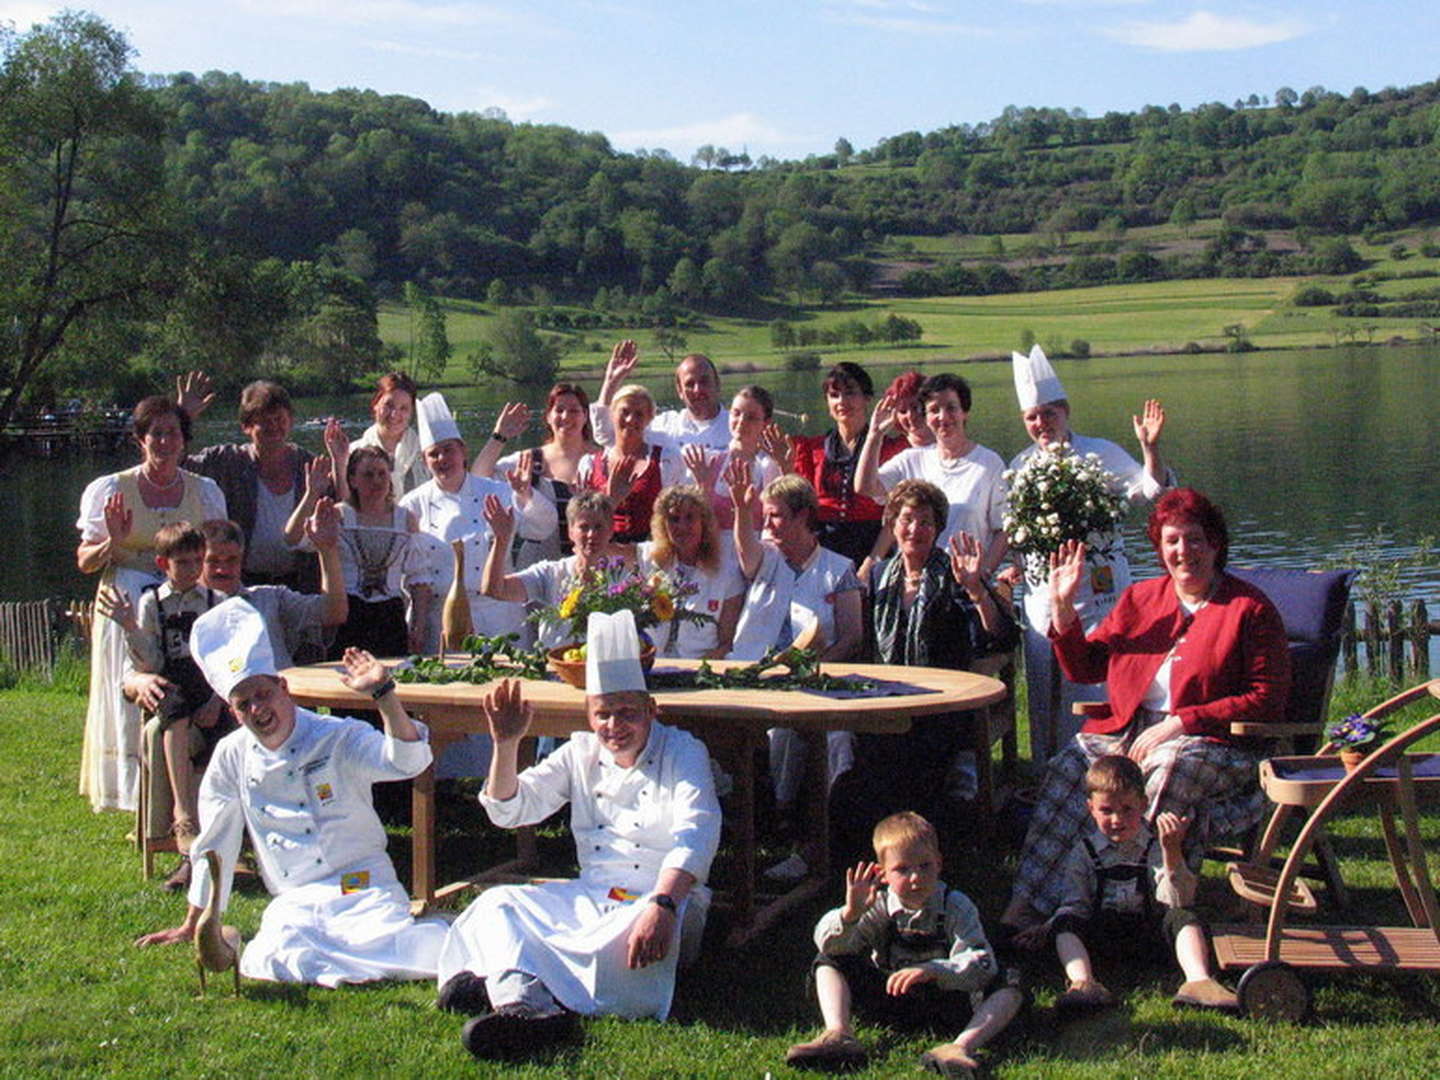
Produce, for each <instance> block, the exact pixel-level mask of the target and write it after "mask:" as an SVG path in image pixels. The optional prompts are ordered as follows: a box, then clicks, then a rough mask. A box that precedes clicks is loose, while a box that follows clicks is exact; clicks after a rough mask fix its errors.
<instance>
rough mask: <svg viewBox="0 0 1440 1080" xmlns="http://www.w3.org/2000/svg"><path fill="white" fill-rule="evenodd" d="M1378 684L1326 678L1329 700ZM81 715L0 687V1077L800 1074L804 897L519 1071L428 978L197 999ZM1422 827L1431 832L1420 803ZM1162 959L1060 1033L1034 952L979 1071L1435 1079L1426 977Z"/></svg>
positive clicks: (805, 1014)
mask: <svg viewBox="0 0 1440 1080" xmlns="http://www.w3.org/2000/svg"><path fill="white" fill-rule="evenodd" d="M1385 692H1386V690H1385V688H1383V687H1382V686H1380V685H1376V684H1364V685H1362V684H1343V685H1342V687H1341V688H1340V689H1339V691H1338V692H1337V700H1336V702H1335V706H1334V709H1333V710H1332V712H1337V713H1338V712H1339V711H1341V710H1347V711H1348V710H1349V709H1351V708H1356V707H1363V706H1364V705H1365V704H1368V703H1371V702H1374V701H1377V700H1379V699H1380V697H1382V696H1384V694H1385ZM83 715H84V700H83V698H81V697H80V696H78V695H77V694H76V693H75V692H74V691H73V690H56V689H53V688H47V687H43V686H41V685H39V684H37V683H34V682H25V683H22V684H21V685H20V686H18V687H16V688H13V689H9V690H6V691H4V692H3V693H0V740H3V745H4V747H5V750H6V752H5V754H4V757H3V760H0V866H3V867H4V871H3V881H4V885H5V888H4V892H3V893H0V912H3V915H0V1076H5V1077H11V1076H14V1077H33V1076H37V1075H41V1074H43V1073H52V1072H53V1073H58V1072H64V1073H66V1074H67V1075H74V1076H124V1077H153V1076H160V1075H165V1076H176V1075H178V1076H209V1075H223V1076H226V1077H235V1076H271V1075H276V1074H281V1073H283V1074H284V1075H287V1076H297V1077H312V1076H313V1077H321V1076H325V1077H328V1076H337V1075H342V1074H359V1075H407V1076H415V1075H425V1076H427V1077H449V1076H455V1077H474V1076H476V1075H480V1076H501V1075H505V1076H512V1075H514V1076H521V1077H525V1076H534V1077H544V1076H554V1077H562V1076H563V1077H606V1078H610V1077H650V1076H657V1077H658V1076H665V1077H712V1076H715V1077H719V1076H753V1077H760V1076H763V1075H766V1074H767V1073H768V1074H770V1075H772V1076H774V1077H776V1078H780V1077H788V1076H798V1075H799V1074H797V1073H794V1072H792V1071H791V1070H789V1069H787V1068H786V1067H785V1066H784V1065H783V1064H781V1062H782V1059H783V1055H784V1051H785V1048H786V1047H787V1046H788V1045H789V1044H790V1043H791V1042H793V1041H796V1040H797V1039H799V1038H804V1037H808V1035H809V1034H810V1033H811V1031H812V1030H813V1029H814V1027H815V1023H816V1018H815V1016H814V1015H813V1014H812V1010H811V1009H810V1007H809V1006H807V1004H806V1003H805V1001H804V1000H803V998H802V996H801V994H800V993H799V990H798V987H799V984H800V979H801V977H802V974H803V972H804V970H805V966H806V964H807V962H808V959H809V955H810V948H811V947H810V945H809V932H810V928H811V926H812V925H813V922H814V919H815V918H816V917H817V916H818V914H819V910H820V908H819V906H818V905H817V906H816V907H815V908H814V909H811V910H806V911H803V912H800V913H799V914H797V915H796V916H795V917H794V919H792V920H791V921H790V923H789V924H788V925H786V926H784V927H783V928H781V929H779V930H777V931H775V932H773V933H771V934H770V935H768V936H767V937H766V938H765V939H764V940H763V941H762V942H761V943H760V944H759V945H757V946H754V947H752V948H751V949H750V950H748V951H746V952H744V953H738V954H737V953H728V952H726V951H725V950H723V949H722V948H719V947H718V946H713V945H712V947H710V948H708V949H707V951H706V953H705V955H704V956H703V957H702V959H701V961H700V963H699V964H698V966H697V967H696V968H695V969H693V970H691V971H689V972H686V973H685V974H684V975H682V977H681V980H680V986H679V991H678V994H677V1000H676V1007H675V1013H674V1016H673V1018H672V1021H671V1022H670V1023H668V1024H664V1025H662V1024H657V1023H654V1022H650V1021H645V1022H622V1021H618V1020H613V1019H609V1020H599V1021H593V1022H587V1023H586V1025H585V1031H586V1039H585V1043H584V1045H583V1047H581V1048H579V1049H574V1050H566V1051H564V1052H561V1053H559V1054H557V1055H556V1056H555V1057H554V1058H552V1059H549V1060H547V1061H542V1062H539V1063H536V1064H534V1065H531V1066H527V1067H525V1068H519V1069H514V1068H508V1067H506V1068H503V1069H501V1068H494V1067H483V1066H482V1067H479V1068H477V1066H476V1064H475V1063H474V1062H473V1061H471V1060H470V1058H469V1057H468V1055H466V1054H465V1052H464V1051H463V1050H462V1049H461V1047H460V1045H459V1042H458V1039H457V1038H456V1033H457V1030H458V1027H459V1025H458V1024H457V1022H456V1021H455V1019H454V1018H452V1017H449V1016H446V1015H444V1014H440V1013H437V1012H436V1011H435V1009H434V1008H433V1006H432V1004H431V1003H432V999H433V995H434V987H433V985H427V984H419V983H411V984H387V985H380V986H370V987H355V988H347V989H342V990H334V991H329V990H319V989H310V988H303V987H281V986H275V985H271V984H263V983H247V984H246V986H245V990H244V994H243V996H242V997H241V999H240V1000H238V1001H237V1000H235V999H233V998H232V997H230V996H229V994H228V992H227V991H226V990H225V987H224V980H216V981H214V982H212V989H211V995H210V997H209V998H208V999H206V1000H204V1001H201V1000H197V999H196V996H195V979H194V974H193V969H192V967H191V964H190V961H189V956H188V952H187V950H185V949H183V948H181V947H172V948H168V949H158V950H149V951H139V950H136V949H134V948H133V947H132V946H131V945H130V941H131V939H132V938H134V937H135V936H136V935H138V934H140V933H142V932H144V931H147V930H151V929H155V928H158V927H161V926H165V925H171V924H173V923H174V922H175V921H177V919H178V917H179V915H180V901H179V900H178V899H176V898H175V897H172V896H168V895H165V894H163V893H161V892H159V891H158V890H157V889H156V888H155V887H154V885H153V884H149V883H144V882H142V881H141V880H140V876H139V874H138V872H137V867H138V862H139V860H138V857H137V856H136V855H135V854H134V853H133V851H132V850H131V849H130V848H129V847H128V845H127V844H126V843H125V840H124V834H125V832H126V831H127V829H128V828H129V824H130V823H129V819H128V818H127V817H125V816H123V815H116V814H105V815H95V814H92V813H91V812H90V811H89V809H88V808H87V807H86V806H85V805H84V803H83V800H82V799H81V798H80V797H79V796H78V795H77V794H76V790H75V779H74V772H75V763H76V761H77V760H78V756H79V732H80V728H81V725H82V719H83ZM1426 824H1427V826H1428V827H1429V834H1430V835H1433V832H1434V827H1435V825H1436V824H1437V822H1436V821H1435V819H1434V818H1427V822H1426ZM1337 834H1338V836H1337V844H1338V847H1339V849H1340V852H1341V856H1342V858H1343V859H1345V860H1346V874H1347V879H1348V880H1349V882H1350V883H1351V884H1352V886H1354V889H1355V892H1356V910H1357V912H1359V913H1360V914H1361V915H1362V917H1364V918H1365V919H1367V920H1369V919H1372V918H1373V919H1376V920H1378V921H1385V920H1391V921H1400V920H1402V919H1403V912H1401V911H1400V909H1399V908H1398V906H1397V904H1398V902H1397V900H1396V899H1395V897H1394V896H1393V889H1392V888H1390V887H1388V886H1387V885H1386V869H1385V865H1384V863H1383V861H1382V859H1383V855H1382V853H1381V851H1380V848H1379V841H1378V838H1377V836H1376V830H1375V829H1374V828H1372V827H1371V823H1370V820H1369V819H1368V818H1364V817H1356V818H1354V819H1351V820H1348V821H1346V822H1344V823H1342V826H1341V828H1340V829H1338V830H1337ZM502 843H503V842H502V841H501V840H500V839H499V838H497V837H496V835H495V833H494V830H489V829H485V828H483V827H481V826H480V823H479V820H478V812H477V811H476V810H475V809H474V807H473V804H470V803H466V804H461V803H459V802H452V803H450V804H443V806H442V845H443V853H444V857H445V860H446V861H447V862H448V863H450V864H451V865H450V866H448V867H445V869H448V870H450V871H452V872H454V871H456V870H458V869H460V868H462V867H463V866H465V865H468V866H474V865H476V864H477V863H478V862H480V861H481V860H483V859H485V858H487V857H491V856H493V855H494V854H496V853H498V852H499V851H500V850H502ZM407 847H408V837H407V835H406V834H405V831H404V830H395V831H394V832H393V834H392V853H393V854H394V855H395V857H396V862H397V865H399V866H400V867H402V876H403V873H404V870H403V868H404V867H405V866H407V865H408V863H407V850H406V849H407ZM544 847H545V848H546V849H547V850H548V851H550V852H551V853H553V854H554V855H555V857H556V858H557V859H559V860H560V862H562V863H563V862H564V861H566V859H567V858H568V856H566V855H564V854H563V853H564V852H566V850H567V841H566V839H565V838H564V836H563V835H562V834H560V833H559V832H552V833H550V834H548V835H547V836H546V837H545V838H544ZM961 855H962V857H961V859H960V860H956V861H955V862H954V863H953V864H952V866H951V873H950V874H949V880H950V881H952V882H953V883H955V884H958V885H960V886H962V887H964V888H965V889H966V890H967V891H969V892H971V893H972V895H974V896H975V897H976V898H977V901H978V902H979V903H980V904H981V906H982V910H984V911H986V912H987V913H988V914H990V915H992V916H993V915H994V913H995V912H996V911H998V906H999V904H1000V903H1001V902H1002V899H1003V892H1004V888H1005V883H1006V881H1007V880H1008V873H1009V869H1010V866H1011V864H1012V856H1010V855H1009V854H1008V853H1001V852H999V850H998V848H992V847H988V846H987V847H985V848H984V849H982V850H980V851H974V850H965V849H963V848H962V853H961ZM957 866H959V867H960V869H959V870H958V871H957V870H956V867H957ZM1209 870H1210V871H1211V877H1210V878H1207V883H1206V884H1207V890H1208V889H1209V888H1210V887H1211V886H1215V887H1218V886H1219V882H1218V880H1217V879H1216V877H1215V871H1216V868H1215V867H1214V866H1213V864H1211V865H1210V866H1209ZM264 903H265V897H264V896H263V895H262V894H261V893H260V892H259V890H258V887H256V886H253V885H252V886H250V887H248V888H242V889H241V890H240V891H238V892H237V894H236V897H235V899H234V901H233V903H232V906H231V909H230V912H229V915H228V916H227V920H228V921H231V922H233V923H235V924H236V925H237V926H239V927H240V928H241V930H242V932H243V933H245V934H246V936H249V935H250V934H252V933H253V932H254V930H255V928H256V926H257V924H258V920H259V917H260V912H261V910H262V909H263V907H264ZM1372 913H1374V914H1372ZM714 929H716V930H717V931H719V930H723V926H720V925H717V926H716V927H715V928H714ZM1178 979H1179V976H1178V973H1175V972H1172V971H1171V970H1170V969H1169V968H1168V967H1167V966H1164V965H1156V966H1155V967H1153V968H1150V969H1147V970H1140V971H1130V972H1124V973H1120V974H1119V977H1114V976H1113V975H1112V976H1111V981H1112V986H1113V987H1114V988H1116V989H1119V990H1121V991H1123V993H1124V1002H1123V1004H1122V1005H1121V1007H1119V1008H1118V1009H1115V1010H1113V1011H1111V1012H1109V1013H1108V1014H1105V1015H1103V1016H1100V1017H1098V1018H1096V1019H1094V1020H1090V1021H1087V1022H1083V1023H1079V1024H1074V1025H1069V1026H1067V1027H1065V1028H1063V1029H1056V1028H1055V1026H1054V1024H1053V1016H1052V1014H1051V1011H1050V1009H1049V1005H1050V1004H1051V1003H1052V1002H1053V999H1054V995H1055V992H1056V989H1057V984H1058V982H1059V977H1058V973H1057V972H1056V971H1055V970H1054V969H1053V968H1052V967H1050V966H1047V967H1046V968H1045V969H1044V970H1043V971H1042V972H1041V974H1040V978H1039V990H1038V992H1037V1000H1036V1006H1035V1008H1034V1009H1032V1010H1031V1012H1030V1013H1029V1014H1028V1015H1027V1016H1025V1017H1023V1018H1022V1020H1021V1021H1020V1022H1019V1023H1018V1024H1017V1027H1016V1030H1015V1031H1014V1033H1013V1034H1012V1035H1010V1036H1009V1037H1008V1038H1007V1039H1006V1041H1005V1042H1004V1043H1003V1044H1001V1045H1000V1046H999V1047H998V1048H997V1052H996V1054H995V1055H994V1057H993V1058H992V1061H993V1062H994V1067H995V1068H994V1072H995V1075H997V1076H999V1077H1003V1078H1006V1080H1010V1078H1022V1077H1023V1078H1031V1077H1034V1078H1039V1077H1054V1076H1062V1077H1076V1078H1081V1077H1086V1078H1088V1077H1095V1078H1101V1077H1104V1078H1107V1080H1108V1078H1113V1077H1125V1076H1135V1077H1146V1078H1147V1080H1155V1078H1162V1077H1176V1078H1184V1080H1196V1078H1200V1077H1205V1078H1209V1077H1247V1078H1248V1077H1253V1076H1256V1075H1264V1076H1275V1077H1296V1078H1305V1080H1315V1078H1321V1077H1363V1076H1377V1077H1378V1076H1387V1077H1390V1076H1396V1077H1402V1076H1428V1075H1433V1074H1434V1072H1435V1070H1436V1068H1437V1067H1440V1047H1437V1044H1436V1042H1435V1039H1434V1027H1433V1024H1434V1018H1435V1015H1436V1011H1437V1005H1440V982H1437V980H1436V979H1435V978H1434V977H1433V976H1428V975H1406V976H1400V977H1394V978H1378V977H1371V976H1362V975H1333V976H1321V977H1319V978H1317V979H1316V980H1315V986H1316V998H1315V1000H1316V1019H1315V1021H1314V1022H1313V1023H1311V1024H1307V1025H1302V1026H1292V1025H1288V1024H1264V1023H1259V1022H1254V1021H1249V1020H1243V1019H1231V1018H1221V1017H1212V1016H1206V1015H1200V1014H1196V1013H1180V1012H1176V1011H1175V1010H1173V1009H1172V1008H1171V1006H1170V1005H1169V1000H1168V999H1169V995H1170V993H1171V992H1173V989H1174V987H1175V985H1177V983H1178ZM861 1035H862V1038H864V1039H865V1040H866V1042H867V1043H869V1044H870V1045H871V1046H872V1048H874V1049H875V1050H876V1056H875V1059H874V1063H873V1064H872V1066H871V1067H870V1069H869V1070H868V1071H867V1072H866V1073H864V1074H863V1075H865V1076H869V1077H890V1076H897V1075H898V1076H904V1075H914V1076H917V1077H918V1076H919V1075H921V1074H920V1072H919V1070H918V1067H917V1065H916V1056H917V1055H918V1053H919V1052H920V1051H922V1050H923V1049H925V1048H926V1047H927V1046H928V1045H929V1044H930V1043H931V1042H932V1041H933V1039H931V1038H927V1037H924V1036H919V1037H907V1038H900V1037H896V1036H892V1035H887V1034H886V1033H884V1032H881V1031H878V1030H876V1029H869V1028H862V1030H861Z"/></svg>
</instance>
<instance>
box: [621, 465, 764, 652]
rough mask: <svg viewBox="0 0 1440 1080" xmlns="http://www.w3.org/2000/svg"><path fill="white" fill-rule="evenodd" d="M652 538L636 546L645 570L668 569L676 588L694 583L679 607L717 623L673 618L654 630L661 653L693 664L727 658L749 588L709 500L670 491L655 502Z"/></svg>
mask: <svg viewBox="0 0 1440 1080" xmlns="http://www.w3.org/2000/svg"><path fill="white" fill-rule="evenodd" d="M650 535H651V536H652V537H653V539H651V540H646V541H643V542H642V543H640V544H639V546H638V547H637V548H636V560H637V562H638V563H639V566H640V569H641V570H642V571H645V572H647V573H648V572H651V571H654V570H660V571H663V572H664V573H666V574H668V575H669V576H670V578H671V579H672V580H674V581H675V583H676V584H677V585H687V584H688V585H694V586H695V587H696V591H695V592H693V593H691V594H690V595H689V596H685V597H681V598H680V606H681V607H683V608H685V609H686V610H689V611H695V612H699V613H700V614H703V615H709V616H710V618H711V620H713V621H710V622H700V623H696V622H690V621H688V620H683V619H672V620H670V621H669V622H668V623H665V624H664V625H662V626H659V627H657V628H656V629H655V630H654V631H653V633H654V636H655V637H656V641H655V650H656V653H657V654H658V655H660V656H676V657H682V658H684V659H688V660H718V659H720V658H721V657H724V656H727V655H728V654H729V652H730V648H731V646H732V645H733V644H734V640H735V626H736V624H737V623H738V622H739V620H740V607H741V605H742V604H743V603H744V600H745V590H746V587H747V586H746V582H745V579H744V577H742V576H741V574H740V566H739V564H738V563H737V562H736V560H735V556H734V553H733V550H732V549H731V547H730V545H728V544H726V543H725V538H724V537H723V536H722V535H721V533H720V530H719V526H718V525H717V524H716V522H715V513H714V511H713V510H712V509H711V507H710V501H709V500H708V499H706V498H705V496H704V494H703V493H702V492H701V491H700V489H699V488H695V487H689V486H688V485H684V486H677V487H668V488H666V489H665V490H664V491H662V492H661V493H660V496H659V498H657V499H656V500H655V510H654V512H653V514H652V515H651V518H650Z"/></svg>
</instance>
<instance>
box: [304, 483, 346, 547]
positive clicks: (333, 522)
mask: <svg viewBox="0 0 1440 1080" xmlns="http://www.w3.org/2000/svg"><path fill="white" fill-rule="evenodd" d="M305 535H306V536H308V537H309V538H310V543H312V544H314V545H315V549H316V550H317V551H318V550H320V549H322V548H333V547H335V546H336V545H337V544H339V543H340V507H338V506H336V505H335V500H334V499H332V498H330V497H329V496H328V495H327V496H323V497H322V498H321V499H320V500H319V501H318V502H317V503H316V504H315V509H314V511H313V512H312V513H311V514H310V516H309V517H308V518H306V519H305Z"/></svg>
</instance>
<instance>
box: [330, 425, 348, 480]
mask: <svg viewBox="0 0 1440 1080" xmlns="http://www.w3.org/2000/svg"><path fill="white" fill-rule="evenodd" d="M325 449H326V451H327V452H328V453H329V454H330V460H331V461H333V462H335V464H336V465H337V466H338V467H340V468H342V469H343V468H344V467H345V463H346V462H347V461H348V460H349V459H350V439H349V437H348V436H347V435H346V434H345V428H344V427H343V426H342V425H341V423H340V421H339V420H338V419H336V418H335V417H333V416H332V417H330V418H329V419H328V420H326V421H325Z"/></svg>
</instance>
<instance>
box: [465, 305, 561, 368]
mask: <svg viewBox="0 0 1440 1080" xmlns="http://www.w3.org/2000/svg"><path fill="white" fill-rule="evenodd" d="M486 346H488V355H486V348H485V347H484V346H482V348H481V350H480V352H479V353H474V354H471V356H470V357H469V362H470V366H471V369H472V370H474V371H480V372H484V373H486V374H490V375H499V376H500V377H501V378H504V379H510V380H511V381H513V382H518V383H521V384H523V385H526V386H548V385H549V384H550V383H553V382H554V381H555V375H556V373H557V372H558V371H559V370H560V357H561V356H562V355H563V354H564V352H565V347H564V344H563V343H562V342H561V341H560V340H558V339H556V338H554V337H545V336H542V335H541V334H540V332H539V331H538V330H536V329H535V317H534V316H533V315H531V314H530V312H528V311H521V310H516V309H514V308H511V309H510V310H507V311H502V312H501V313H500V314H499V315H498V316H496V318H495V320H494V321H493V322H492V323H491V324H490V331H489V335H488V340H487V342H486Z"/></svg>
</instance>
